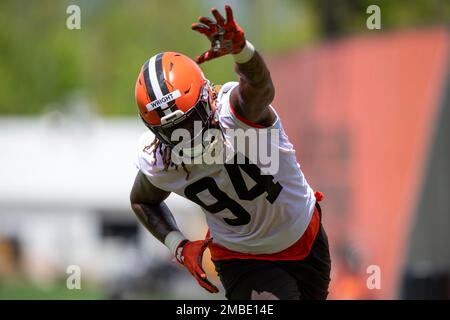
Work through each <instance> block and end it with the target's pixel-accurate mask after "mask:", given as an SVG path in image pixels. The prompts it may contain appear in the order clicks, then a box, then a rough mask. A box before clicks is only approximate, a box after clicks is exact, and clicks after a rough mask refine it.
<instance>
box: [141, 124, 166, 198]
mask: <svg viewBox="0 0 450 320" xmlns="http://www.w3.org/2000/svg"><path fill="white" fill-rule="evenodd" d="M153 139H154V136H153V134H152V133H151V132H150V131H147V132H144V133H143V134H142V135H141V137H140V138H139V142H138V149H137V158H136V167H137V168H138V169H139V170H140V171H141V172H142V173H143V174H144V175H145V176H146V177H147V179H148V180H149V181H150V182H151V183H152V184H153V185H155V186H156V187H158V188H160V189H162V190H165V189H164V188H163V187H162V186H161V185H160V183H159V182H158V181H159V180H160V176H161V171H162V167H161V165H159V164H161V163H162V161H161V160H160V155H159V152H157V153H156V159H157V161H155V158H154V155H153V147H151V148H150V145H151V143H152V141H153ZM158 160H159V161H158Z"/></svg>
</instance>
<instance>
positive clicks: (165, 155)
mask: <svg viewBox="0 0 450 320" xmlns="http://www.w3.org/2000/svg"><path fill="white" fill-rule="evenodd" d="M221 88H222V86H221V85H214V86H212V94H213V100H216V99H217V96H218V94H219V91H220V89H221ZM143 151H144V152H148V153H150V152H151V153H152V155H153V161H154V162H155V163H156V162H157V161H158V160H157V156H156V153H157V152H159V154H160V156H161V158H162V161H163V164H164V171H167V170H169V167H175V170H178V167H179V166H178V165H177V164H175V163H173V161H172V148H171V147H169V146H168V145H165V144H163V143H162V142H161V141H159V139H158V138H157V137H156V136H155V139H153V141H152V142H151V143H150V144H149V145H147V146H145V147H144V150H143ZM181 167H182V168H183V170H184V172H186V180H188V179H189V176H190V174H191V172H190V171H189V169H188V168H187V167H186V165H185V164H184V162H181Z"/></svg>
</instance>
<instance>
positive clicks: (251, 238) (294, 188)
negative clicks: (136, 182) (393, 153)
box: [138, 82, 315, 254]
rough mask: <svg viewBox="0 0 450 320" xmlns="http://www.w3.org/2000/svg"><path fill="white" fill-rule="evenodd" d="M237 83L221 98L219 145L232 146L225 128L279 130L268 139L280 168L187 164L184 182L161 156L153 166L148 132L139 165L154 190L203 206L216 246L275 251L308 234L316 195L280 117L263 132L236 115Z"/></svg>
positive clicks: (227, 87)
mask: <svg viewBox="0 0 450 320" xmlns="http://www.w3.org/2000/svg"><path fill="white" fill-rule="evenodd" d="M236 85H238V83H237V82H229V83H227V84H225V85H223V86H222V89H221V91H220V92H219V95H218V99H217V111H216V114H217V120H218V122H219V125H220V127H221V129H222V131H223V132H224V135H223V138H222V140H219V142H218V143H221V144H223V145H224V146H228V145H230V141H228V139H231V138H230V136H229V135H228V134H227V131H226V130H227V129H239V128H240V129H243V130H245V131H247V130H248V129H253V130H256V131H257V132H260V133H265V132H268V130H270V129H276V130H278V131H277V132H278V133H279V134H278V135H277V141H275V142H274V141H273V139H268V143H269V144H272V145H271V146H269V147H271V148H272V152H273V149H275V150H276V151H277V152H278V158H277V159H276V161H278V165H277V170H272V171H270V174H264V173H266V172H267V171H264V170H263V171H261V169H260V166H259V163H258V161H251V162H250V163H247V164H243V165H239V164H217V163H214V164H205V163H202V164H188V165H186V168H187V169H188V170H189V172H190V175H189V179H187V180H186V172H185V171H184V170H183V169H182V168H181V167H178V169H175V167H170V168H169V169H168V170H167V171H165V170H164V165H163V162H162V159H161V156H160V155H159V152H157V153H156V155H157V158H156V162H155V161H154V158H153V153H152V152H151V151H149V150H144V148H145V146H148V145H149V144H150V143H151V141H152V136H151V134H150V133H144V134H143V136H142V137H141V140H140V145H139V150H138V167H139V169H140V170H141V171H142V172H143V173H144V174H145V175H146V176H147V178H148V179H149V180H150V182H151V183H152V184H153V185H155V186H156V187H158V188H160V189H162V190H166V191H170V192H175V193H177V194H179V195H180V196H183V197H185V198H187V199H190V200H192V201H194V202H196V203H197V204H199V205H200V206H201V207H202V209H203V211H204V212H205V215H206V221H207V224H208V226H209V228H210V231H211V236H212V237H213V239H214V240H213V241H214V242H215V243H218V244H220V245H222V246H224V247H226V248H228V249H230V250H234V251H238V252H241V253H249V254H270V253H276V252H279V251H282V250H284V249H286V248H288V247H289V246H291V245H292V244H294V243H295V242H296V241H298V240H299V239H300V237H301V236H302V234H303V233H304V232H305V230H306V228H307V227H308V224H309V222H310V220H311V217H312V214H313V212H314V205H315V197H314V192H313V190H312V189H311V187H310V186H309V185H308V183H307V181H306V179H305V177H304V176H303V173H302V171H301V170H300V165H299V164H298V163H297V159H296V156H295V150H294V149H293V146H292V144H291V143H290V142H289V140H288V137H287V135H286V134H285V132H284V130H283V127H282V125H281V121H280V119H279V117H278V116H277V119H276V121H275V123H274V124H273V125H272V126H271V127H269V128H262V129H254V128H253V127H251V126H249V125H247V124H245V123H244V122H242V121H240V120H239V119H238V118H237V117H236V116H235V114H234V112H233V110H232V109H231V106H230V102H229V101H230V93H231V89H232V88H233V87H234V86H236ZM241 131H242V130H241ZM227 148H230V147H227ZM254 163H256V164H254Z"/></svg>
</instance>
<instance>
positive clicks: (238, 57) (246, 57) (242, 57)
mask: <svg viewBox="0 0 450 320" xmlns="http://www.w3.org/2000/svg"><path fill="white" fill-rule="evenodd" d="M254 54H255V47H254V46H253V45H252V44H251V43H250V41H248V40H246V41H245V46H244V48H242V50H241V52H239V53H237V54H233V59H234V61H235V62H237V63H241V64H242V63H246V62H248V61H250V59H251V58H252V57H253V55H254Z"/></svg>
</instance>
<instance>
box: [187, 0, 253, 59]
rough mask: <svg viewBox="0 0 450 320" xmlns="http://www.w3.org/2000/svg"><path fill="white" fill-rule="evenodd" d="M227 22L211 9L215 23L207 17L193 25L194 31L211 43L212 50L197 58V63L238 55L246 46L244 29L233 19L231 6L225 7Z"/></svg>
mask: <svg viewBox="0 0 450 320" xmlns="http://www.w3.org/2000/svg"><path fill="white" fill-rule="evenodd" d="M225 12H226V20H225V19H224V17H223V16H222V15H221V14H220V13H219V11H217V9H216V8H212V9H211V13H212V14H213V16H214V18H215V21H213V20H212V19H210V18H207V17H202V16H201V17H199V18H198V20H199V23H193V24H192V30H195V31H198V32H200V33H202V34H204V35H205V36H206V37H207V38H208V39H209V41H210V42H211V48H210V49H209V50H208V51H206V52H204V53H203V54H201V55H200V56H198V57H197V58H196V61H197V63H203V62H205V61H208V60H211V59H214V58H217V57H221V56H224V55H226V54H230V53H231V54H238V53H239V52H241V50H242V48H244V46H245V36H244V31H243V30H242V28H241V27H240V26H239V25H238V24H237V23H236V21H235V20H234V18H233V11H232V10H231V7H230V6H229V5H226V6H225Z"/></svg>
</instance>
